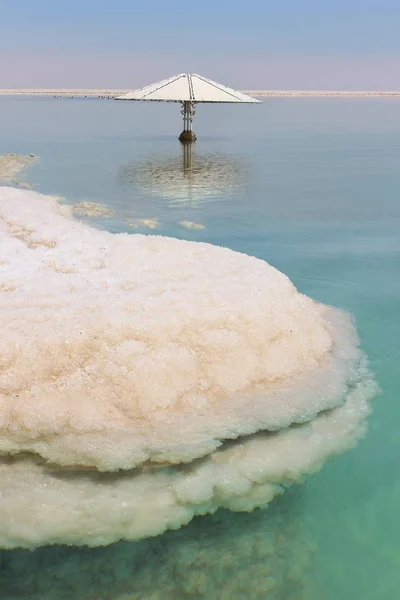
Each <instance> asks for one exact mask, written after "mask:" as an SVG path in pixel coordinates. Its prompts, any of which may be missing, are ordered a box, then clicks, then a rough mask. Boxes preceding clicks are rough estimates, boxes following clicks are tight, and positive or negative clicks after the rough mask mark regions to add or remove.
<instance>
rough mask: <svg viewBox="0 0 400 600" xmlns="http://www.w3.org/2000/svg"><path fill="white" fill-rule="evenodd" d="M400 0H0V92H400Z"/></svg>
mask: <svg viewBox="0 0 400 600" xmlns="http://www.w3.org/2000/svg"><path fill="white" fill-rule="evenodd" d="M399 32H400V0H189V1H186V2H185V1H184V0H179V1H176V0H169V1H168V0H0V88H7V87H10V88H12V87H28V88H29V87H36V88H38V87H121V88H131V87H132V88H135V87H140V86H142V85H145V84H148V83H152V82H153V81H156V80H158V79H163V78H165V77H169V76H171V75H174V74H176V73H180V72H184V71H189V72H195V73H200V74H202V75H205V76H206V77H210V78H212V79H217V80H219V81H221V82H222V83H226V84H227V85H231V86H233V87H238V88H241V89H251V88H260V89H370V90H373V89H397V90H400V34H399Z"/></svg>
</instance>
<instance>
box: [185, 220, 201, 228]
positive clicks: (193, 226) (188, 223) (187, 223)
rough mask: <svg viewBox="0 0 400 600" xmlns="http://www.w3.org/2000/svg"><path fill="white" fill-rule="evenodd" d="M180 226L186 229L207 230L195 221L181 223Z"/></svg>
mask: <svg viewBox="0 0 400 600" xmlns="http://www.w3.org/2000/svg"><path fill="white" fill-rule="evenodd" d="M179 225H181V226H182V227H184V228H185V229H205V227H204V225H202V224H201V223H194V222H193V221H179Z"/></svg>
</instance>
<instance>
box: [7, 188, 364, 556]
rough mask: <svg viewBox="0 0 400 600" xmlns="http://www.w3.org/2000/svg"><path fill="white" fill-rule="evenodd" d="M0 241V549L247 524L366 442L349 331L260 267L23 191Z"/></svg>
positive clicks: (15, 193) (343, 319) (357, 360)
mask: <svg viewBox="0 0 400 600" xmlns="http://www.w3.org/2000/svg"><path fill="white" fill-rule="evenodd" d="M0 236H1V253H0V294H1V304H0V327H1V331H2V332H3V335H2V337H1V339H0V369H1V379H0V452H1V454H2V457H3V458H2V462H1V464H0V483H1V486H0V487H1V490H2V495H1V496H0V546H2V547H6V548H13V547H20V546H21V547H28V548H31V547H36V546H40V545H43V544H47V543H70V544H77V545H80V544H88V545H102V544H108V543H111V542H113V541H116V540H119V539H139V538H143V537H148V536H154V535H158V534H159V533H161V532H163V531H165V530H166V529H168V528H171V529H176V528H179V527H180V526H181V525H182V524H186V523H188V522H189V521H190V520H191V519H192V518H193V516H194V515H197V514H205V513H208V512H215V511H216V510H217V509H218V508H219V507H226V508H230V509H231V510H237V511H250V510H252V509H253V508H254V507H256V506H264V505H266V504H267V503H268V502H270V501H271V500H272V498H273V497H274V496H275V495H277V494H280V493H282V491H283V490H284V489H285V487H287V486H288V485H290V484H292V483H294V482H297V481H302V480H303V478H304V476H305V475H307V474H309V473H313V472H315V471H316V470H318V469H319V468H320V466H321V465H322V463H323V461H324V460H326V459H327V458H329V457H330V456H332V455H335V454H337V453H338V452H342V451H344V450H346V449H347V448H349V447H351V446H352V445H354V443H355V442H356V441H357V439H359V437H360V436H361V435H362V434H363V433H364V431H365V418H366V416H367V414H368V411H369V407H368V402H367V400H368V399H369V398H370V396H371V395H372V394H373V393H374V391H375V385H374V383H373V382H372V381H371V380H370V377H369V375H368V371H367V369H366V366H365V361H364V360H363V357H362V354H361V353H360V351H359V349H358V341H357V335H356V332H355V329H354V326H353V324H352V321H351V319H350V318H349V316H348V315H347V314H345V313H343V312H342V311H339V310H337V309H334V308H332V307H327V306H324V305H320V304H317V303H315V302H314V301H312V300H311V299H310V298H307V297H306V296H304V295H302V294H300V293H299V292H298V291H297V290H296V289H295V287H294V286H293V285H292V283H291V282H290V281H289V279H288V278H287V277H286V276H285V275H283V274H282V273H280V272H279V271H277V270H276V269H274V268H273V267H271V266H270V265H268V264H267V263H265V262H264V261H261V260H258V259H256V258H252V257H249V256H246V255H243V254H239V253H237V252H233V251H231V250H228V249H225V248H217V247H213V246H211V245H209V244H200V243H192V242H185V241H178V240H174V239H168V238H164V237H152V236H141V235H129V234H118V235H112V234H110V233H108V232H104V231H98V230H94V229H91V228H90V227H88V226H87V225H85V224H82V223H78V222H76V221H73V220H72V219H71V218H68V215H66V214H65V212H63V211H62V209H61V207H60V206H59V205H58V204H57V202H56V200H55V199H53V198H51V197H47V196H42V195H40V194H37V193H35V192H28V191H21V190H15V189H11V188H0Z"/></svg>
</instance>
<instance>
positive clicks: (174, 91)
mask: <svg viewBox="0 0 400 600" xmlns="http://www.w3.org/2000/svg"><path fill="white" fill-rule="evenodd" d="M117 100H147V101H153V102H191V103H192V104H194V103H198V102H219V103H224V102H241V103H251V104H253V103H258V102H260V101H259V100H256V99H255V98H252V97H251V96H247V95H246V94H242V93H241V92H237V91H235V90H233V89H231V88H228V87H226V86H224V85H221V84H220V83H216V82H215V81H212V80H211V79H206V78H205V77H201V76H200V75H196V74H189V73H180V74H179V75H175V76H174V77H170V78H169V79H164V80H163V81H158V82H157V83H153V84H152V85H148V86H146V87H143V88H140V89H138V90H135V91H133V92H130V93H129V94H124V95H123V96H118V98H117Z"/></svg>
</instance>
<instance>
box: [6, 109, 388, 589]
mask: <svg viewBox="0 0 400 600" xmlns="http://www.w3.org/2000/svg"><path fill="white" fill-rule="evenodd" d="M180 126H181V125H180V115H179V109H178V107H177V106H175V105H171V106H163V105H150V106H147V105H139V104H133V103H132V104H131V103H119V102H114V101H111V100H104V101H98V100H89V99H88V100H84V99H82V100H78V99H75V100H54V99H27V98H23V99H17V98H1V99H0V131H1V136H0V155H1V154H4V153H9V152H14V153H16V154H27V153H35V154H37V155H38V156H39V157H40V162H39V163H37V164H34V165H32V167H30V169H29V170H28V171H27V173H26V177H25V180H26V181H27V182H29V183H30V184H32V185H33V186H34V189H36V190H38V191H40V192H43V193H50V194H55V195H58V196H62V197H63V198H65V200H66V201H67V202H69V203H71V204H74V205H75V204H79V203H81V202H95V203H99V204H102V205H105V206H107V207H109V208H112V209H114V210H115V212H114V213H113V214H112V215H103V216H94V217H91V218H88V220H89V221H90V222H91V223H92V224H93V225H95V226H97V227H102V228H106V229H109V230H110V231H113V232H117V231H129V232H136V231H137V232H141V233H143V232H145V233H150V232H151V233H157V234H161V235H172V236H175V237H179V238H183V239H191V240H201V241H208V242H211V243H213V244H218V245H224V246H228V247H230V248H233V249H235V250H239V251H242V252H246V253H248V254H253V255H256V256H258V257H260V258H263V259H265V260H267V261H268V262H269V263H271V264H273V265H274V266H276V267H277V268H278V269H279V270H281V271H283V272H285V273H286V274H287V275H288V276H289V277H290V278H291V279H292V281H293V282H294V283H295V285H296V286H297V287H298V288H299V289H300V290H301V291H302V292H304V293H306V294H308V295H309V296H312V297H313V298H316V299H318V300H321V301H322V302H325V303H330V304H334V305H336V306H339V307H342V308H344V309H346V310H349V311H350V312H352V313H353V314H354V315H355V317H356V320H357V326H358V329H359V333H360V337H361V342H362V346H363V348H364V349H365V350H366V352H367V354H368V356H369V359H370V365H371V369H372V371H373V372H374V373H375V374H376V377H377V380H378V383H379V385H380V387H381V389H382V394H381V395H380V396H379V397H378V398H377V399H376V400H375V401H374V411H373V414H372V416H371V419H370V429H369V433H368V435H367V437H366V438H365V440H364V441H362V442H361V443H360V444H359V446H358V447H357V448H356V449H355V450H353V451H351V452H349V453H348V454H346V455H344V456H341V457H339V458H338V459H336V460H335V461H333V462H331V463H329V464H327V465H325V466H324V469H323V470H322V471H321V472H320V473H319V474H318V475H317V476H315V477H313V478H312V479H309V480H308V481H307V482H306V484H305V485H303V486H298V487H296V488H293V489H292V490H290V491H289V492H288V493H287V494H286V495H285V496H284V497H282V498H280V499H278V500H276V501H275V502H274V503H273V505H272V506H271V507H270V508H269V509H268V510H266V511H255V512H254V513H252V514H250V515H241V514H234V513H229V512H226V511H220V512H219V513H218V514H217V515H215V516H210V517H203V518H198V519H196V520H195V521H194V522H193V523H191V524H190V525H189V526H188V527H186V528H184V529H182V530H181V531H179V532H171V533H168V534H166V535H164V536H162V537H160V538H157V539H155V540H146V541H144V542H140V543H120V544H117V545H114V546H110V547H108V548H105V549H95V550H88V549H75V548H61V547H60V548H55V549H54V548H50V549H48V548H44V549H40V550H37V551H36V552H34V553H28V552H23V551H13V552H2V553H0V598H2V599H7V600H8V599H10V600H11V599H17V598H18V599H22V598H27V597H28V598H32V599H34V600H39V599H42V598H43V599H46V600H47V599H50V598H51V599H53V598H54V599H55V598H66V599H71V600H72V599H74V600H88V599H96V600H100V599H104V598H110V599H112V600H128V599H129V600H132V599H146V600H148V599H154V600H156V599H159V598H160V599H161V598H178V599H179V598H215V599H219V598H230V599H233V598H280V599H282V600H286V599H295V598H296V599H300V598H301V599H305V598H307V599H309V600H321V599H324V600H325V599H326V600H336V599H338V598H341V599H343V600H347V599H349V600H350V599H359V598H362V599H366V600H377V599H379V600H386V599H387V600H392V599H393V598H397V597H398V589H399V585H400V519H399V518H398V506H399V505H400V467H399V451H400V433H399V429H398V422H399V418H400V408H399V402H398V398H399V390H400V374H399V358H400V318H399V314H400V235H399V231H400V201H399V198H400V172H399V168H398V163H399V159H400V102H399V101H398V100H396V99H343V98H341V99H293V98H290V99H273V100H266V101H265V102H264V104H263V105H262V106H251V107H246V106H243V107H242V106H239V107H235V106H234V107H223V106H221V107H207V106H204V107H199V108H198V110H197V115H196V121H195V130H196V132H197V134H198V136H199V139H198V142H197V143H196V144H195V147H194V148H193V151H192V156H188V155H186V156H185V155H184V154H183V151H182V148H181V146H180V144H179V143H178V142H177V140H176V137H177V135H178V134H179V132H180ZM137 219H139V220H143V219H144V220H146V222H147V221H148V220H150V222H151V223H152V225H153V226H154V227H156V228H155V229H149V228H148V227H146V225H145V224H144V223H143V222H142V221H137ZM185 221H186V222H190V223H194V224H196V225H197V227H199V226H202V227H203V228H201V229H200V228H197V229H193V228H192V229H187V225H186V226H183V225H182V224H181V223H182V222H185ZM130 225H136V226H137V228H132V227H130ZM192 227H193V226H192Z"/></svg>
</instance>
